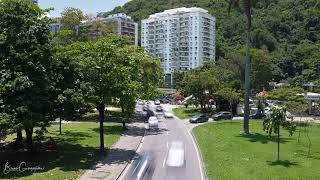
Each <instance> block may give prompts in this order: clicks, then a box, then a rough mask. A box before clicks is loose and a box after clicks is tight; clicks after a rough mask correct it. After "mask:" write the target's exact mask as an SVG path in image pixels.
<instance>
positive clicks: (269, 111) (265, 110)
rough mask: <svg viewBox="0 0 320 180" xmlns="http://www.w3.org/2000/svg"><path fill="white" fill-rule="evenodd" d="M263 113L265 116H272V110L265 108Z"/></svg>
mask: <svg viewBox="0 0 320 180" xmlns="http://www.w3.org/2000/svg"><path fill="white" fill-rule="evenodd" d="M264 113H265V114H266V115H270V114H272V110H271V108H268V107H267V108H265V109H264Z"/></svg>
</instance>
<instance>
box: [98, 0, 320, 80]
mask: <svg viewBox="0 0 320 180" xmlns="http://www.w3.org/2000/svg"><path fill="white" fill-rule="evenodd" d="M194 6H196V7H201V8H204V9H207V10H208V11H209V13H210V14H212V15H214V16H215V17H216V19H217V32H216V37H217V38H216V41H217V46H216V52H217V59H216V60H219V59H221V58H223V59H228V58H230V57H231V56H234V54H241V53H240V52H241V49H242V48H244V40H245V17H244V15H243V13H242V12H240V11H237V10H234V9H231V11H230V13H228V2H227V1H226V0H161V1H160V0H132V1H130V2H128V3H127V4H125V5H124V6H122V7H116V8H115V9H114V10H112V11H110V12H105V13H100V16H107V15H108V14H112V13H120V12H122V13H126V14H128V15H129V16H131V17H133V18H134V20H135V21H138V22H140V21H141V19H144V18H147V17H148V16H149V15H150V14H153V13H157V12H161V11H164V10H166V9H171V8H177V7H194ZM252 48H256V49H262V50H264V52H265V53H266V56H268V57H270V59H271V61H272V63H273V65H275V67H276V68H272V69H273V70H272V72H270V73H272V75H273V76H272V79H274V80H275V81H281V80H282V81H283V80H286V81H288V82H289V83H291V84H301V83H303V82H306V81H319V77H320V1H319V0H259V1H258V2H257V3H255V4H254V8H253V33H252Z"/></svg>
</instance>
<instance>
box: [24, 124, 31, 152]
mask: <svg viewBox="0 0 320 180" xmlns="http://www.w3.org/2000/svg"><path fill="white" fill-rule="evenodd" d="M25 131H26V138H27V139H26V143H27V149H28V152H32V150H33V143H32V134H33V128H26V129H25Z"/></svg>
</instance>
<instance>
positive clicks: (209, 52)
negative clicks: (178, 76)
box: [141, 7, 216, 82]
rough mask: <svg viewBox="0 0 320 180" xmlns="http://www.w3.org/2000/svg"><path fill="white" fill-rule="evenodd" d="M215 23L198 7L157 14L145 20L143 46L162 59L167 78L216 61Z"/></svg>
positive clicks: (205, 11) (143, 24)
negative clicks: (175, 73) (174, 73)
mask: <svg viewBox="0 0 320 180" xmlns="http://www.w3.org/2000/svg"><path fill="white" fill-rule="evenodd" d="M215 21H216V20H215V17H213V16H211V15H210V14H208V11H207V10H204V9H202V8H196V7H193V8H184V7H183V8H177V9H170V10H166V11H164V12H161V13H157V14H153V15H151V16H150V17H149V18H148V19H144V20H142V23H141V24H142V25H141V26H142V27H141V46H142V47H144V48H145V51H146V52H148V53H149V54H151V55H154V56H156V57H158V58H159V59H160V61H161V63H160V64H161V67H162V69H163V70H164V72H165V73H166V74H167V75H168V74H172V73H173V72H174V71H188V70H190V69H194V68H196V67H199V66H201V65H203V63H205V62H208V61H210V60H214V59H215ZM171 82H172V81H171Z"/></svg>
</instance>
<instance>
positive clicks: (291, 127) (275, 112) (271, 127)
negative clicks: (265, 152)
mask: <svg viewBox="0 0 320 180" xmlns="http://www.w3.org/2000/svg"><path fill="white" fill-rule="evenodd" d="M281 127H282V128H285V129H287V130H288V131H289V134H290V136H292V134H293V133H294V131H295V130H296V126H295V124H294V123H293V120H291V121H288V120H287V117H286V109H284V108H272V114H271V115H269V116H267V117H266V118H265V119H264V121H263V130H264V131H266V133H267V134H268V135H269V137H270V138H271V135H272V133H275V134H277V135H278V161H279V160H280V128H281Z"/></svg>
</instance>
